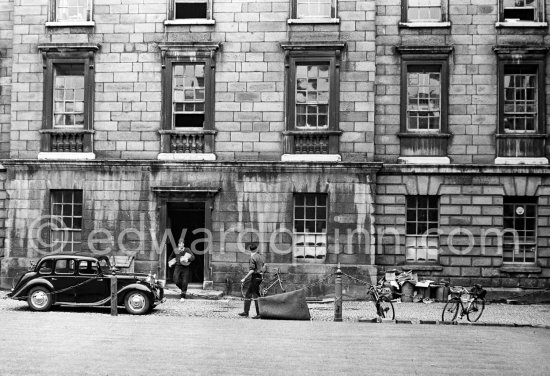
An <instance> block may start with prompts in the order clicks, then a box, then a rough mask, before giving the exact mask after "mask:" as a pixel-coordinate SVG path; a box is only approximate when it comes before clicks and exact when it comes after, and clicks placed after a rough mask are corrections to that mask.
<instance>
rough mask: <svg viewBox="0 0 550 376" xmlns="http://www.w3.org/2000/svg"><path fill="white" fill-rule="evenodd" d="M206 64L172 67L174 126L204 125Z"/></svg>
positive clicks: (175, 65) (176, 65)
mask: <svg viewBox="0 0 550 376" xmlns="http://www.w3.org/2000/svg"><path fill="white" fill-rule="evenodd" d="M204 82H205V80H204V64H174V65H173V67H172V101H173V106H172V109H173V116H174V118H173V127H174V128H180V127H199V128H201V127H203V126H204V112H205V103H206V102H205V101H206V99H205V97H206V96H205V92H206V89H205V86H204Z"/></svg>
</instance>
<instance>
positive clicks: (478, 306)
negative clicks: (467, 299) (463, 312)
mask: <svg viewBox="0 0 550 376" xmlns="http://www.w3.org/2000/svg"><path fill="white" fill-rule="evenodd" d="M484 309H485V300H483V299H480V298H475V299H474V300H473V301H472V303H471V304H470V306H469V307H468V314H467V317H468V321H470V322H476V321H477V320H479V318H480V317H481V314H482V313H483V310H484Z"/></svg>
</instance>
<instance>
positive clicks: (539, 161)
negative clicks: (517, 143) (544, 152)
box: [495, 157, 548, 165]
mask: <svg viewBox="0 0 550 376" xmlns="http://www.w3.org/2000/svg"><path fill="white" fill-rule="evenodd" d="M495 164H497V165H547V164H548V158H544V157H541V158H523V157H519V158H506V157H497V158H495Z"/></svg>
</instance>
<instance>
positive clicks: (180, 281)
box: [174, 240, 195, 302]
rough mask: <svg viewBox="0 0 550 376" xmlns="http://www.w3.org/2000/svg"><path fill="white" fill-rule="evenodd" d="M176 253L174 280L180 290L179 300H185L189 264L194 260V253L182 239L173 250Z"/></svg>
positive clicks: (189, 271)
mask: <svg viewBox="0 0 550 376" xmlns="http://www.w3.org/2000/svg"><path fill="white" fill-rule="evenodd" d="M174 253H175V254H176V268H175V270H174V282H175V283H176V286H178V287H179V288H180V290H181V299H180V301H182V302H183V301H185V297H186V294H187V285H189V277H190V276H191V270H190V268H189V265H191V263H192V262H193V260H195V255H194V254H193V252H191V250H190V249H189V248H187V247H185V245H184V243H183V240H180V241H179V243H178V249H176V250H175V251H174Z"/></svg>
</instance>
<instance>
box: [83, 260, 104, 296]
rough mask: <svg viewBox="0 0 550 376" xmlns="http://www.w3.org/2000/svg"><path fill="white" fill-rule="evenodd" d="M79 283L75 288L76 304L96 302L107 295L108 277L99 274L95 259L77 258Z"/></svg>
mask: <svg viewBox="0 0 550 376" xmlns="http://www.w3.org/2000/svg"><path fill="white" fill-rule="evenodd" d="M77 279H78V283H79V285H78V286H77V288H76V302H77V303H78V304H93V303H97V302H99V301H101V300H103V299H105V298H107V297H108V296H109V290H108V286H109V285H108V284H109V278H105V276H103V274H101V271H100V268H99V266H98V263H97V261H96V260H79V262H78V268H77Z"/></svg>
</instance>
